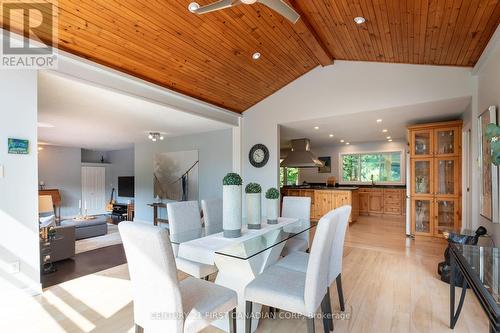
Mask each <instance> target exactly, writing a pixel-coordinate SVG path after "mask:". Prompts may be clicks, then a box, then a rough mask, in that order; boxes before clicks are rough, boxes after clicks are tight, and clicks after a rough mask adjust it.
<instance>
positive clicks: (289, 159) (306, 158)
mask: <svg viewBox="0 0 500 333" xmlns="http://www.w3.org/2000/svg"><path fill="white" fill-rule="evenodd" d="M310 146H311V144H310V142H309V139H296V140H292V150H291V151H290V152H289V153H288V155H287V156H286V158H285V159H284V160H283V162H281V164H280V166H282V167H288V168H317V167H322V166H323V163H322V162H321V161H320V160H318V158H317V157H316V156H315V155H314V154H313V153H312V152H311V150H310Z"/></svg>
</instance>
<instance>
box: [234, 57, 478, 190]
mask: <svg viewBox="0 0 500 333" xmlns="http://www.w3.org/2000/svg"><path fill="white" fill-rule="evenodd" d="M470 72H471V70H470V69H467V68H457V67H442V66H422V65H403V64H385V63H370V62H347V61H336V62H335V64H334V65H332V66H328V67H318V68H316V69H314V70H312V71H311V72H309V73H307V74H306V75H304V76H302V77H301V78H299V79H297V80H295V81H293V82H292V83H290V84H289V85H287V86H286V87H284V88H282V89H281V90H279V91H278V92H276V93H275V94H273V95H271V96H269V97H268V98H266V99H265V100H263V101H261V102H260V103H258V104H256V105H255V106H253V107H252V108H251V109H249V110H248V111H246V112H244V114H243V120H242V153H241V155H242V175H243V179H244V181H245V182H250V181H255V182H258V183H260V184H261V185H262V186H263V187H264V188H267V187H271V186H277V185H278V180H279V174H278V165H279V129H278V125H279V124H280V123H286V122H293V121H300V120H305V119H313V118H322V117H328V116H332V115H340V114H349V113H358V112H365V111H375V110H382V109H387V108H393V107H400V106H407V105H412V104H419V103H426V102H433V101H438V100H446V99H450V98H457V97H467V96H471V91H472V81H471V75H470ZM345 126H349V124H345ZM256 143H263V144H265V145H266V146H267V147H268V149H269V152H270V155H271V156H270V160H269V162H268V163H267V165H266V166H265V167H263V168H260V169H257V168H254V167H253V166H252V165H251V164H250V163H249V161H248V151H249V150H250V148H251V147H252V146H253V145H254V144H256Z"/></svg>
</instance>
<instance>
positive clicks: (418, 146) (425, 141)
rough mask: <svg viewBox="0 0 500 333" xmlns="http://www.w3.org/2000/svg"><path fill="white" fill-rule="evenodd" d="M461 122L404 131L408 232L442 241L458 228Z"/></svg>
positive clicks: (459, 220) (435, 124)
mask: <svg viewBox="0 0 500 333" xmlns="http://www.w3.org/2000/svg"><path fill="white" fill-rule="evenodd" d="M461 136H462V121H461V120H457V121H449V122H443V123H432V124H421V125H413V126H410V127H408V138H409V142H410V186H411V191H410V197H411V229H412V230H411V231H412V233H413V234H415V235H424V236H435V237H442V234H443V232H444V231H460V228H461V172H462V166H461V161H462V159H461V154H462V147H461V142H462V138H461Z"/></svg>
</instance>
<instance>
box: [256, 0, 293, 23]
mask: <svg viewBox="0 0 500 333" xmlns="http://www.w3.org/2000/svg"><path fill="white" fill-rule="evenodd" d="M258 2H260V3H261V4H263V5H266V6H267V7H269V8H271V9H272V10H274V11H275V12H277V13H278V14H280V15H282V16H284V17H285V18H286V19H288V20H289V21H291V22H292V23H295V22H297V21H298V20H299V18H300V15H299V13H297V12H296V11H295V10H294V9H293V8H292V7H290V6H289V5H288V4H286V3H285V2H283V1H282V0H258Z"/></svg>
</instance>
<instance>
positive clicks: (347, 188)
mask: <svg viewBox="0 0 500 333" xmlns="http://www.w3.org/2000/svg"><path fill="white" fill-rule="evenodd" d="M360 188H386V189H406V186H405V185H375V186H372V185H357V186H337V187H335V186H324V185H323V186H321V185H306V186H304V185H299V186H286V187H282V189H285V190H337V191H355V190H359V189H360Z"/></svg>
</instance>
